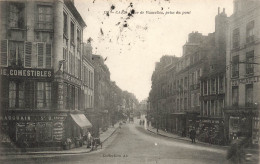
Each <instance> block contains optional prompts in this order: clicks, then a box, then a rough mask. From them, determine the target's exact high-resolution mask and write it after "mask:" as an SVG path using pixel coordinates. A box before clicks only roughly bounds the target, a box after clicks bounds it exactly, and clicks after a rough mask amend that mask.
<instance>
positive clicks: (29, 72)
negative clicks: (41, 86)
mask: <svg viewBox="0 0 260 164" xmlns="http://www.w3.org/2000/svg"><path fill="white" fill-rule="evenodd" d="M0 75H2V76H9V77H32V78H52V77H53V70H51V69H30V68H21V69H20V68H18V69H17V68H0Z"/></svg>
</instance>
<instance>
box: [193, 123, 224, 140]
mask: <svg viewBox="0 0 260 164" xmlns="http://www.w3.org/2000/svg"><path fill="white" fill-rule="evenodd" d="M197 132H198V140H199V141H202V142H207V143H210V144H216V145H223V144H224V120H223V118H201V119H200V123H199V127H198V130H197Z"/></svg>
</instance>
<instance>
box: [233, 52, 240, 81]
mask: <svg viewBox="0 0 260 164" xmlns="http://www.w3.org/2000/svg"><path fill="white" fill-rule="evenodd" d="M238 76H239V56H238V55H237V56H233V57H232V77H238Z"/></svg>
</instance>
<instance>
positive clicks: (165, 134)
mask: <svg viewBox="0 0 260 164" xmlns="http://www.w3.org/2000/svg"><path fill="white" fill-rule="evenodd" d="M146 130H148V131H149V132H152V133H155V134H158V135H160V136H164V137H168V138H173V139H178V140H183V141H188V142H191V139H190V138H188V137H181V136H179V135H177V134H173V133H170V132H165V131H163V130H161V129H158V133H157V129H156V128H154V127H151V126H149V127H146ZM196 143H200V144H203V145H210V146H219V145H212V144H209V143H205V142H200V141H198V140H196ZM219 147H225V146H219Z"/></svg>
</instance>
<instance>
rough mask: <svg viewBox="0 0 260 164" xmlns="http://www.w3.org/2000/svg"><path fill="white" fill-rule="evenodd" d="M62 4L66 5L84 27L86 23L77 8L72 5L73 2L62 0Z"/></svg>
mask: <svg viewBox="0 0 260 164" xmlns="http://www.w3.org/2000/svg"><path fill="white" fill-rule="evenodd" d="M64 4H65V5H66V6H67V7H68V9H69V10H70V11H71V13H72V14H73V15H74V17H75V18H76V19H77V20H78V22H79V24H80V25H81V26H82V27H83V28H84V27H87V24H86V23H85V21H84V20H83V18H82V17H81V15H80V13H79V12H78V10H77V8H76V7H75V6H74V4H73V3H72V2H71V1H69V0H64Z"/></svg>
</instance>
